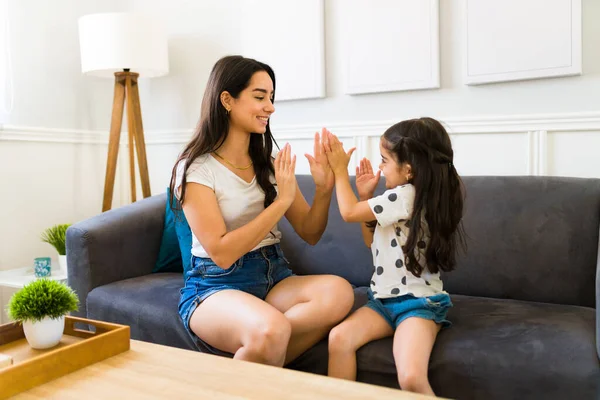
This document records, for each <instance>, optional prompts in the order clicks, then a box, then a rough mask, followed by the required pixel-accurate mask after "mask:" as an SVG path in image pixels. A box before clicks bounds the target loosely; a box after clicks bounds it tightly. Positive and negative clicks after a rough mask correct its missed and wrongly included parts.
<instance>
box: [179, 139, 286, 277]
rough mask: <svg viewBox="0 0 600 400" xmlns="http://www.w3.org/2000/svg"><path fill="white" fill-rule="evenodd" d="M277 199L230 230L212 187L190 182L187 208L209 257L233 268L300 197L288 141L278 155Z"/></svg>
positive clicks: (197, 235)
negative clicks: (249, 219) (297, 192)
mask: <svg viewBox="0 0 600 400" xmlns="http://www.w3.org/2000/svg"><path fill="white" fill-rule="evenodd" d="M274 164H275V179H276V180H277V186H278V188H279V194H278V196H277V199H276V200H275V201H274V202H273V203H272V204H271V205H270V206H269V207H267V208H266V209H265V210H264V211H263V212H261V213H260V214H259V215H258V216H257V217H256V218H254V219H253V220H252V221H250V222H249V223H248V224H246V225H244V226H242V227H240V228H238V229H236V230H233V231H231V232H227V228H226V226H225V221H224V220H223V216H222V214H221V211H220V209H219V204H218V203H217V198H216V196H215V193H214V192H213V191H212V189H211V188H209V187H207V186H204V185H201V184H198V183H187V184H186V185H187V186H186V198H185V201H184V203H183V211H184V213H185V216H186V219H187V220H188V222H189V224H190V228H191V229H192V232H194V235H195V236H196V238H197V239H198V241H199V242H200V243H201V244H202V247H203V248H204V249H205V250H206V252H207V253H208V255H209V257H210V258H211V259H212V260H213V261H214V262H215V264H217V265H218V266H219V267H221V268H224V269H225V268H229V267H230V266H231V264H233V263H234V262H235V261H236V260H237V259H239V258H240V257H242V256H243V255H244V254H246V253H247V252H249V251H250V250H251V249H253V248H254V247H256V245H258V244H259V243H260V242H261V241H262V240H263V239H264V237H265V236H267V234H268V233H269V232H270V231H271V230H272V229H273V227H274V226H275V224H277V222H278V221H279V220H280V219H281V217H283V215H284V214H285V212H286V211H287V210H288V208H289V207H290V205H291V204H292V202H293V201H294V199H295V198H296V186H297V183H296V176H295V168H296V157H295V156H294V157H291V155H290V146H289V145H286V146H284V148H283V149H282V150H281V151H280V152H279V154H278V155H277V157H276V158H275V163H274Z"/></svg>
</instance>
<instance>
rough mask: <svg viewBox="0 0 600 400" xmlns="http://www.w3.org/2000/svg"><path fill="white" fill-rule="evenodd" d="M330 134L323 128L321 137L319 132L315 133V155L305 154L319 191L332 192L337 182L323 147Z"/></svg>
mask: <svg viewBox="0 0 600 400" xmlns="http://www.w3.org/2000/svg"><path fill="white" fill-rule="evenodd" d="M330 133H331V132H329V131H328V130H327V129H325V128H323V130H322V134H321V136H319V132H317V133H315V143H314V155H312V156H311V155H310V154H304V156H305V157H306V158H307V159H308V164H309V165H310V173H311V175H312V177H313V180H314V181H315V186H316V187H317V189H322V190H323V191H326V192H330V191H331V190H332V189H333V184H334V182H335V179H334V177H333V171H332V170H331V167H330V166H329V161H328V160H327V155H325V149H324V147H323V142H324V141H325V140H326V138H327V136H328V135H329V134H330Z"/></svg>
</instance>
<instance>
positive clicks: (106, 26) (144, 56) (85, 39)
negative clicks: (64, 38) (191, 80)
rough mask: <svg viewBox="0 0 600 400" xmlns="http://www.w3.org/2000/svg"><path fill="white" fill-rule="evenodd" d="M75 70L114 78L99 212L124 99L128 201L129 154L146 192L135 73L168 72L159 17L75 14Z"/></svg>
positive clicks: (109, 181) (106, 206)
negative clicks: (77, 47)
mask: <svg viewBox="0 0 600 400" xmlns="http://www.w3.org/2000/svg"><path fill="white" fill-rule="evenodd" d="M79 45H80V50H81V70H82V72H83V73H84V74H85V75H95V76H101V77H114V80H115V87H114V98H113V107H112V118H111V122H110V136H109V139H108V157H107V162H106V175H105V178H104V197H103V201H102V211H106V210H110V209H111V207H112V200H113V192H114V185H115V174H116V169H117V157H118V154H119V143H120V139H121V124H122V122H123V112H124V106H125V103H127V126H128V135H129V179H130V188H131V201H132V202H134V201H136V183H135V155H134V148H135V152H136V154H137V160H138V167H139V172H140V181H141V186H142V194H143V197H149V196H150V178H149V176H148V162H147V159H146V143H145V141H144V130H143V124H142V113H141V107H140V96H139V91H138V77H140V76H141V77H144V78H150V77H157V76H162V75H166V74H167V73H168V72H169V59H168V49H167V36H166V30H165V28H164V26H163V25H162V24H161V23H160V21H159V20H157V19H155V18H152V17H150V16H147V15H141V14H133V13H102V14H90V15H86V16H83V17H81V18H80V19H79Z"/></svg>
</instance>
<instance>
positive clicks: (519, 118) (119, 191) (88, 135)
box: [0, 0, 600, 270]
mask: <svg viewBox="0 0 600 400" xmlns="http://www.w3.org/2000/svg"><path fill="white" fill-rule="evenodd" d="M241 1H243V0H220V1H218V2H217V1H212V0H196V1H191V0H169V1H166V0H129V1H126V2H121V1H117V0H87V1H77V0H54V1H52V2H47V1H44V0H18V1H17V0H9V5H10V11H11V14H10V21H11V27H12V29H13V32H12V36H11V40H12V43H11V44H12V50H13V71H14V87H15V103H14V110H13V112H12V114H11V115H10V119H9V120H8V122H7V125H5V126H4V127H3V128H2V129H0V188H2V189H1V190H2V195H3V196H1V200H0V220H1V221H2V223H1V224H0V243H1V245H0V246H1V247H0V270H2V269H9V268H15V267H20V266H24V265H30V264H31V260H32V258H34V257H36V256H40V255H51V256H52V257H54V261H56V255H55V253H54V251H53V249H52V248H50V247H49V246H48V245H46V244H43V243H41V242H40V241H39V239H38V238H39V233H40V232H41V230H42V229H43V228H45V227H48V226H50V225H52V224H55V223H62V222H75V221H78V220H81V219H83V218H86V217H89V216H91V215H94V214H97V213H99V212H100V208H101V198H102V190H103V183H104V169H105V165H106V143H107V131H108V127H109V122H110V112H111V103H112V82H110V80H103V79H100V78H92V77H84V76H82V75H81V73H80V69H79V68H80V67H79V48H78V35H77V18H78V17H79V16H81V15H84V14H88V13H93V12H101V11H122V10H136V11H141V10H144V11H146V12H155V13H159V14H160V15H162V16H164V17H165V18H166V19H167V23H168V29H169V33H170V37H169V52H170V74H169V75H168V76H166V77H162V78H158V79H153V80H148V81H145V80H143V79H142V80H141V81H140V91H141V98H142V99H141V103H142V114H143V119H144V127H145V129H146V133H147V144H148V150H147V151H148V162H149V168H150V179H151V187H152V192H153V194H156V193H160V192H163V191H164V190H165V187H166V186H167V184H168V178H169V176H170V171H171V168H172V164H173V161H174V160H175V157H176V156H177V153H178V152H179V151H180V149H181V147H182V146H183V144H184V143H185V142H186V141H187V140H188V139H189V137H190V135H191V130H192V129H193V127H194V126H195V125H196V122H197V119H198V115H199V110H200V102H201V98H202V94H203V90H204V86H205V83H206V79H207V77H208V74H209V72H210V68H211V67H212V65H213V64H214V62H215V61H216V60H217V59H218V58H220V57H221V56H223V55H226V54H235V53H239V52H240V51H241V43H242V41H241V37H240V35H241V30H240V20H241V18H244V16H243V15H242V13H241V7H240V2H241ZM463 1H464V0H454V1H445V0H440V44H441V55H440V56H441V66H442V68H441V88H440V89H436V90H424V91H410V92H395V93H385V94H370V95H358V96H347V95H344V94H343V86H344V70H343V65H342V60H343V58H342V57H343V54H342V53H343V52H342V48H341V42H342V40H341V38H342V37H343V35H344V31H343V27H342V26H343V24H342V21H341V20H340V17H339V16H340V15H341V14H342V13H341V10H342V7H344V0H326V1H325V19H326V20H325V27H326V29H325V47H326V53H325V54H326V71H327V72H326V78H327V79H326V87H327V97H326V98H324V99H317V100H303V101H292V102H279V103H276V108H277V112H276V113H275V115H274V117H273V131H274V133H275V135H276V137H277V138H278V139H279V140H280V143H284V142H285V141H287V140H289V141H291V142H292V144H293V147H294V150H295V152H296V153H297V154H299V155H301V154H302V153H304V152H305V151H310V149H311V145H310V137H311V135H312V133H313V132H314V130H316V129H318V128H319V127H321V126H327V127H330V128H331V129H332V130H334V132H335V133H338V134H340V135H341V136H342V137H343V139H344V141H345V143H348V145H357V146H358V148H359V149H358V154H359V155H365V156H369V157H372V158H374V159H376V158H377V154H376V152H377V151H376V150H377V146H376V144H377V137H378V136H379V135H380V134H381V133H382V132H383V130H384V129H385V128H386V127H387V126H389V125H390V124H391V123H393V122H397V121H399V120H401V119H404V118H409V117H413V116H420V115H430V116H433V117H436V118H439V119H442V120H444V121H446V122H448V123H449V126H450V128H451V132H452V133H453V141H454V146H455V149H456V158H457V159H456V162H455V163H456V165H457V167H458V168H459V171H460V172H461V173H463V174H551V175H571V176H595V177H600V157H598V156H597V154H596V153H597V152H596V151H595V149H598V146H599V145H600V139H599V137H600V102H599V100H600V53H599V52H598V51H597V50H598V49H597V46H596V44H597V42H598V41H597V38H598V37H600V26H598V24H596V21H597V20H598V19H600V2H598V1H596V0H583V13H582V14H583V75H582V76H576V77H568V78H555V79H544V80H537V81H525V82H512V83H502V84H493V85H484V86H477V87H472V86H466V85H464V84H463V81H462V80H463V78H462V76H463V71H462V65H463V64H462V51H463V49H462V30H461V26H462V24H463V13H462V6H463ZM256 26H257V28H256V29H261V30H263V31H264V32H265V35H264V43H265V46H268V44H269V40H270V38H272V37H273V35H277V32H271V31H270V30H269V21H267V20H265V21H260V20H257V21H256ZM306 29H311V27H310V26H307V27H306ZM276 72H277V71H276ZM124 127H126V124H124ZM125 150H126V149H125V147H123V148H122V151H121V155H122V157H121V160H120V163H119V166H120V167H121V168H120V170H119V171H118V174H117V187H116V193H115V202H114V205H115V206H118V205H120V204H124V203H127V202H128V193H127V188H128V182H127V168H126V165H127V164H126V163H125V161H126V158H125V157H123V156H124V155H125ZM575 159H576V160H577V162H576V163H573V162H572V160H575ZM299 160H301V161H300V162H299V165H298V170H299V172H301V173H302V172H304V173H305V172H306V171H307V164H306V162H305V160H304V158H303V157H300V158H299ZM138 181H139V179H138ZM139 197H141V196H140V194H138V198H139ZM9 210H10V211H9Z"/></svg>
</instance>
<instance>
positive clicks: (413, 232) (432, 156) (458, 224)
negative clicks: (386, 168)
mask: <svg viewBox="0 0 600 400" xmlns="http://www.w3.org/2000/svg"><path fill="white" fill-rule="evenodd" d="M383 138H384V141H383V145H384V146H385V147H386V148H387V149H388V150H389V151H390V152H392V153H393V155H394V157H395V158H396V161H397V163H398V165H402V164H403V163H408V164H410V166H411V168H412V178H411V180H410V183H412V184H413V185H414V186H415V191H416V196H415V202H414V209H413V214H412V217H411V219H410V222H409V228H410V233H409V235H408V239H407V241H406V244H405V245H404V247H403V250H404V254H406V255H407V263H406V264H407V265H406V268H407V269H408V270H409V271H410V272H411V273H413V274H414V275H416V276H421V273H422V272H423V266H424V265H423V264H425V263H419V261H422V260H421V257H420V255H421V253H420V251H424V252H425V259H426V261H427V264H426V265H427V269H428V270H429V271H430V272H431V273H437V272H439V271H440V270H441V271H451V270H453V269H454V268H455V267H456V254H457V250H458V248H459V246H460V247H461V248H462V249H465V248H466V245H465V240H464V230H463V226H462V216H463V205H464V190H463V185H462V181H461V179H460V176H459V175H458V173H457V172H456V169H455V168H454V164H453V163H454V151H453V150H452V143H451V142H450V136H449V135H448V132H446V129H444V127H443V126H442V124H440V123H439V122H438V121H436V120H435V119H432V118H419V119H412V120H407V121H402V122H400V123H397V124H395V125H393V126H391V127H390V128H389V129H388V130H386V131H385V133H384V134H383ZM423 214H424V217H425V221H426V222H427V225H428V227H429V233H430V240H429V245H428V246H427V247H426V248H425V249H423V241H422V239H423V238H422V236H423V227H422V226H421V218H422V216H423Z"/></svg>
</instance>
